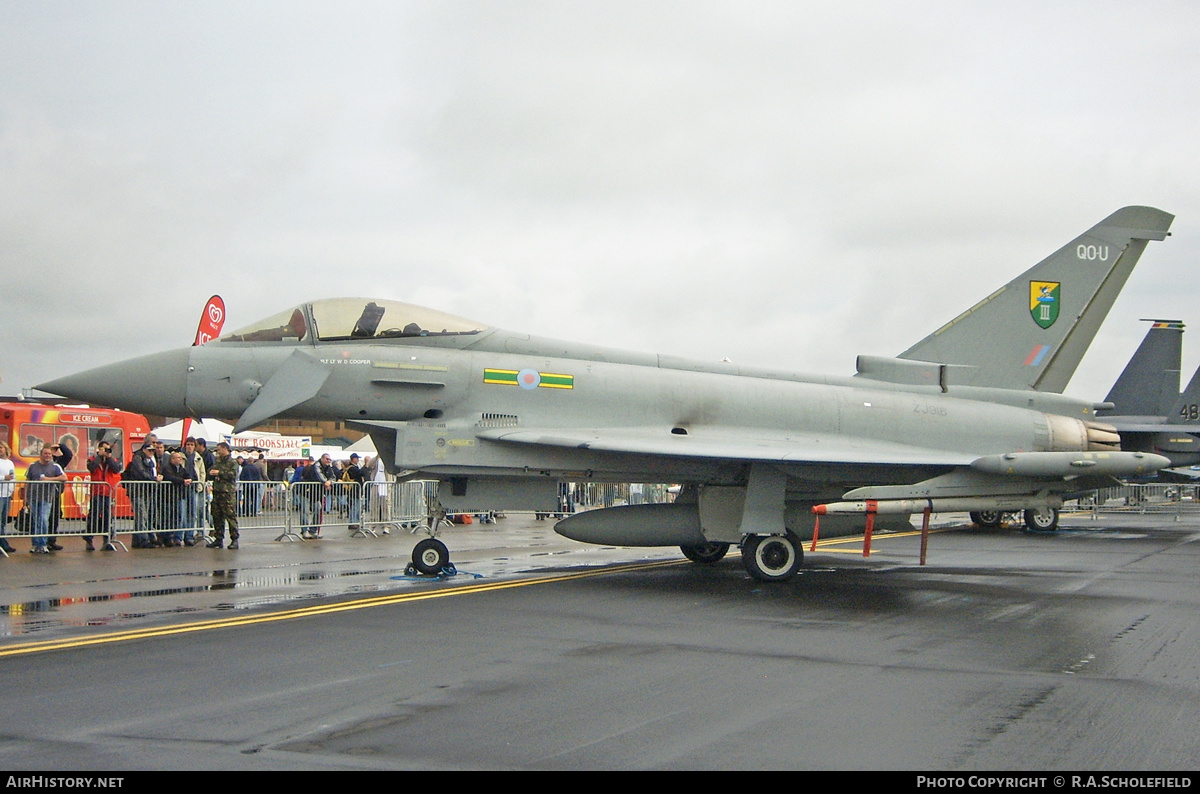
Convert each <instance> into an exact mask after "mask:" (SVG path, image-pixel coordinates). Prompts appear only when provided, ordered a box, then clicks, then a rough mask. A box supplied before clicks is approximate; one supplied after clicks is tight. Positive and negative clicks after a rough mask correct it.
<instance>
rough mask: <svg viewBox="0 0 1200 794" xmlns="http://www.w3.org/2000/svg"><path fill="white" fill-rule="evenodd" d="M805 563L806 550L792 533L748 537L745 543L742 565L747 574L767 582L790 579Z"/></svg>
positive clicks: (743, 543)
mask: <svg viewBox="0 0 1200 794" xmlns="http://www.w3.org/2000/svg"><path fill="white" fill-rule="evenodd" d="M802 562H804V550H803V549H802V548H801V547H800V541H799V540H798V539H797V538H796V536H795V535H793V534H792V533H790V532H789V533H788V534H786V535H748V536H746V539H745V540H744V541H743V542H742V565H743V566H745V568H746V573H748V574H750V575H751V576H753V577H754V578H755V579H759V580H761V581H764V582H782V581H783V580H785V579H791V578H792V577H793V576H795V575H796V571H798V570H799V569H800V563H802Z"/></svg>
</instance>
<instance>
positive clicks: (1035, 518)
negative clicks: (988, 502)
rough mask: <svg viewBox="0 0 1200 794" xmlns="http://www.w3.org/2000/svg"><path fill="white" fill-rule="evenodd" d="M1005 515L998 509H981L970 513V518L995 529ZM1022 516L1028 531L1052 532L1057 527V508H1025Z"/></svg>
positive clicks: (982, 525)
mask: <svg viewBox="0 0 1200 794" xmlns="http://www.w3.org/2000/svg"><path fill="white" fill-rule="evenodd" d="M1005 515H1006V514H1005V513H1003V512H1001V511H999V510H981V511H979V512H977V513H971V520H972V521H974V522H975V525H976V526H978V527H981V528H983V529H996V528H998V527H999V526H1000V525H1002V524H1003V523H1004V519H1005ZM1022 518H1023V519H1024V522H1025V528H1026V529H1027V530H1029V531H1030V532H1054V531H1055V530H1057V529H1058V510H1056V509H1054V508H1052V507H1041V508H1038V509H1036V510H1026V511H1025V512H1024V513H1023V514H1022Z"/></svg>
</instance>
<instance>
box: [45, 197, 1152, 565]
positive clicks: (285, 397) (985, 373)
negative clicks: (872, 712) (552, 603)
mask: <svg viewBox="0 0 1200 794" xmlns="http://www.w3.org/2000/svg"><path fill="white" fill-rule="evenodd" d="M1173 218H1174V216H1172V215H1169V214H1168V213H1165V212H1163V211H1161V210H1157V209H1153V208H1150V207H1126V208H1124V209H1121V210H1118V211H1117V212H1115V213H1113V214H1112V215H1111V216H1109V217H1108V218H1106V219H1105V220H1103V221H1101V222H1100V223H1099V224H1097V225H1096V226H1094V227H1092V228H1091V229H1090V230H1088V231H1087V232H1085V233H1084V234H1082V235H1081V236H1079V237H1078V238H1076V239H1075V240H1073V241H1072V242H1071V243H1069V244H1068V245H1066V246H1064V247H1063V248H1061V249H1060V250H1059V251H1057V252H1056V253H1054V254H1052V255H1051V256H1050V257H1048V258H1047V259H1045V260H1044V261H1042V262H1041V263H1039V264H1038V265H1036V266H1034V267H1033V268H1032V269H1030V270H1029V271H1027V272H1026V273H1024V274H1022V275H1021V276H1019V277H1017V278H1016V279H1014V280H1013V281H1011V282H1009V283H1008V284H1007V285H1005V286H1004V287H1002V288H1000V289H999V290H997V291H995V292H993V293H992V294H990V295H989V296H988V297H986V298H984V299H983V300H982V301H980V302H979V303H977V304H976V305H975V306H973V307H971V308H970V309H969V310H967V311H966V312H964V313H963V314H961V315H960V316H958V317H957V318H955V319H954V320H952V321H950V322H949V323H947V324H946V325H945V326H943V327H942V328H941V329H939V330H938V331H936V332H935V333H933V334H931V335H930V336H928V337H927V338H925V339H924V340H922V341H921V342H918V343H917V344H916V345H914V346H913V347H912V348H910V349H909V350H907V351H905V352H904V353H902V354H901V355H900V357H899V358H882V357H876V356H860V357H859V358H858V372H857V375H856V376H854V377H825V376H810V375H801V374H797V373H793V372H786V371H780V370H773V369H766V368H753V367H744V366H737V365H734V364H730V363H722V362H706V361H694V360H686V359H681V358H675V357H671V356H665V355H651V354H643V353H634V352H628V351H623V350H614V349H608V348H603V347H597V346H593V345H588V344H578V343H574V342H565V341H559V340H556V339H548V338H538V337H532V336H529V335H527V334H523V333H514V332H510V331H504V330H501V329H498V328H493V327H489V326H487V325H484V324H481V323H476V322H472V321H470V320H465V319H462V318H459V317H455V316H451V315H448V314H444V313H441V312H437V311H433V310H429V309H423V308H419V307H416V306H411V305H408V304H404V303H397V302H391V301H384V300H370V299H359V298H339V299H330V300H318V301H314V302H312V303H306V304H302V305H300V306H296V307H294V308H290V309H287V310H286V311H284V312H281V313H280V314H277V315H275V316H272V317H270V318H268V319H266V320H263V321H261V322H258V323H255V324H253V325H251V326H249V327H246V328H243V329H240V330H238V331H235V332H233V333H231V334H227V335H225V336H222V337H220V338H219V339H218V340H216V341H213V342H210V343H208V344H206V345H203V346H199V347H190V348H183V349H179V350H173V351H168V352H163V353H157V354H153V355H149V356H143V357H141V358H136V359H131V360H128V361H124V362H120V363H117V364H112V365H109V366H104V367H98V368H96V369H92V370H89V371H87V372H83V373H79V374H76V375H71V376H68V377H64V378H61V379H58V380H55V381H51V382H49V383H45V384H42V385H41V386H39V387H38V388H40V389H43V390H45V391H48V392H51V393H55V394H62V395H65V396H69V397H72V398H76V399H81V400H86V401H88V402H93V403H100V404H107V405H113V406H118V407H121V408H125V409H128V410H134V411H139V412H145V413H154V414H162V415H166V416H181V415H183V416H187V415H190V416H197V417H198V416H227V417H230V416H239V417H240V418H239V420H238V422H237V430H239V431H240V430H243V429H246V428H249V427H253V426H255V425H257V424H259V423H262V422H264V421H266V420H267V419H270V418H272V417H301V418H308V419H340V420H353V421H355V422H356V423H357V424H358V425H359V426H362V427H363V428H364V429H366V430H367V431H369V432H370V434H371V436H372V439H373V440H374V442H375V445H376V447H377V448H378V449H379V450H380V453H381V454H382V455H384V456H385V459H386V460H389V461H391V463H392V464H393V466H394V469H395V470H396V471H400V472H403V473H404V476H408V477H420V478H429V479H436V480H439V481H440V487H439V490H438V494H439V497H438V501H439V502H440V504H438V505H435V508H436V509H438V510H443V511H444V510H452V511H455V512H458V511H462V512H475V511H486V510H505V509H507V510H522V509H523V510H536V511H550V512H553V511H555V510H556V509H557V505H558V494H559V483H560V482H564V481H612V482H657V483H663V482H667V483H680V484H682V486H683V487H682V489H681V492H680V494H679V497H678V498H677V499H676V501H675V502H674V503H671V504H655V505H636V506H621V507H613V508H607V509H599V510H591V511H587V512H583V513H578V514H575V515H572V516H569V517H568V518H566V519H564V520H563V521H560V522H559V523H558V525H557V529H558V531H559V532H560V533H561V534H563V535H565V536H567V537H569V538H574V539H577V540H580V541H584V542H589V543H601V544H614V545H625V546H667V545H669V546H675V545H678V546H680V547H681V548H682V549H683V550H684V552H685V554H687V556H688V557H689V558H691V559H693V560H696V561H697V562H714V561H716V560H719V559H720V558H721V557H722V556H723V555H724V554H725V552H726V551H727V550H728V548H729V546H730V545H731V544H738V545H740V546H741V550H742V559H743V561H744V564H745V566H746V569H747V571H748V572H749V573H750V574H751V575H752V576H754V577H756V578H759V579H763V580H781V579H787V578H789V577H791V576H792V575H793V574H794V573H795V572H796V570H797V568H798V567H799V565H800V563H801V561H802V558H803V550H802V544H803V542H804V540H805V539H806V538H811V536H812V532H813V520H814V518H813V513H814V512H816V513H818V514H825V515H827V516H831V517H832V516H839V515H840V516H842V518H841V519H840V520H841V522H842V524H843V525H847V526H848V525H854V526H856V527H859V528H861V527H862V526H863V522H864V521H865V520H866V519H865V518H864V514H867V513H870V514H896V515H909V514H913V513H920V512H923V511H924V510H925V509H926V508H929V509H931V510H933V511H985V510H987V511H997V510H1003V511H1016V510H1024V511H1026V520H1027V521H1031V522H1034V523H1035V524H1038V525H1042V526H1045V525H1053V523H1054V522H1055V521H1056V520H1057V509H1058V508H1059V507H1060V506H1061V504H1062V499H1063V496H1064V494H1070V493H1073V492H1078V491H1083V490H1088V489H1090V488H1093V487H1097V486H1098V485H1107V484H1111V482H1112V478H1114V477H1123V476H1133V475H1143V474H1146V473H1148V472H1151V471H1154V470H1157V469H1159V468H1161V467H1163V466H1165V465H1167V463H1168V461H1167V459H1166V458H1163V457H1161V456H1158V455H1154V454H1151V453H1146V452H1134V451H1122V450H1121V449H1120V438H1119V436H1118V435H1117V433H1116V432H1115V431H1114V429H1113V428H1111V427H1109V426H1106V425H1104V424H1102V423H1100V422H1098V421H1096V420H1095V411H1096V409H1097V408H1098V407H1102V406H1098V405H1097V404H1094V403H1091V402H1086V401H1081V400H1076V399H1072V398H1068V397H1065V396H1063V395H1062V394H1061V391H1062V389H1063V388H1064V387H1065V386H1066V384H1067V381H1068V380H1070V377H1071V375H1072V374H1073V373H1074V371H1075V368H1076V366H1077V365H1078V363H1079V360H1080V359H1081V358H1082V356H1083V354H1084V351H1085V350H1086V349H1087V347H1088V345H1089V344H1090V342H1091V340H1092V338H1093V337H1094V336H1095V333H1096V330H1097V329H1098V328H1099V325H1100V323H1101V321H1102V320H1103V319H1104V316H1105V315H1106V314H1107V312H1108V310H1109V308H1110V307H1111V306H1112V303H1113V301H1114V300H1115V299H1116V296H1117V294H1118V293H1119V292H1120V289H1121V287H1122V286H1123V285H1124V283H1125V281H1126V279H1127V278H1128V276H1129V274H1130V271H1131V270H1132V269H1133V266H1134V264H1135V263H1136V262H1137V260H1138V258H1139V257H1140V256H1141V254H1142V252H1143V250H1144V249H1145V247H1146V244H1147V241H1149V240H1162V239H1164V238H1165V237H1166V236H1167V235H1168V229H1169V228H1170V224H1171V221H1172V220H1173ZM847 516H848V517H847ZM826 520H829V519H826ZM431 525H433V526H436V525H437V522H435V521H431ZM831 530H834V531H850V530H849V529H845V528H843V530H837V529H836V528H833V527H829V526H824V527H822V529H821V534H822V535H827V534H830V531H831ZM418 550H419V553H418ZM418 550H414V563H415V564H417V567H418V568H419V569H421V570H424V571H436V570H439V569H440V568H441V567H442V566H443V565H445V564H446V563H447V562H448V560H449V556H448V551H447V549H446V547H445V545H444V544H442V543H441V541H440V540H437V539H436V537H434V538H427V539H426V540H423V541H421V543H420V544H418Z"/></svg>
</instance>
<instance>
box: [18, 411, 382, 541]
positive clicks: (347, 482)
mask: <svg viewBox="0 0 1200 794" xmlns="http://www.w3.org/2000/svg"><path fill="white" fill-rule="evenodd" d="M118 452H119V451H118ZM72 457H73V451H72V449H71V448H70V447H69V446H68V445H62V446H61V447H60V446H59V445H46V446H44V447H43V448H42V449H41V450H40V456H39V459H38V460H37V461H36V462H34V463H32V464H30V466H29V469H28V471H27V473H26V476H25V481H24V482H23V483H21V485H22V486H23V488H24V491H23V498H24V508H23V509H22V510H21V511H20V513H19V514H18V515H17V516H15V517H10V515H9V514H10V512H11V503H12V500H13V499H14V496H15V495H16V494H17V493H18V492H17V491H16V488H17V487H18V483H17V481H16V472H15V468H14V465H13V462H12V460H11V449H10V448H9V447H8V445H7V444H5V443H4V442H2V441H0V517H2V518H3V522H2V523H0V549H3V550H4V551H5V552H6V553H13V552H15V551H16V549H15V548H13V546H12V545H11V544H10V543H9V537H11V536H12V535H13V534H15V533H13V532H12V531H11V530H12V526H11V524H10V522H13V521H14V519H19V520H20V522H21V523H22V526H21V530H22V534H24V533H28V535H29V538H30V542H31V548H30V553H32V554H49V553H50V552H52V551H61V550H62V549H63V547H62V546H61V545H60V544H59V543H58V535H57V533H58V529H59V523H60V521H61V520H62V502H63V499H62V494H63V491H64V486H65V484H66V482H67V479H68V478H67V475H66V470H67V466H68V465H69V464H70V462H71V460H72ZM281 465H283V464H276V467H275V469H274V471H269V470H268V461H267V460H266V458H265V456H264V455H263V454H262V453H261V452H260V453H258V455H257V457H247V456H242V455H238V456H237V457H236V458H235V457H234V456H233V455H232V451H231V449H230V447H229V445H228V444H227V443H225V442H220V443H218V444H216V445H215V447H214V448H213V449H211V450H210V449H209V448H208V444H207V442H206V441H205V440H204V439H203V438H190V437H189V438H188V439H186V440H185V442H184V444H183V446H182V447H181V448H179V449H172V450H168V449H167V448H166V447H165V445H164V444H163V442H162V441H160V440H159V439H158V437H157V436H156V435H155V434H154V433H151V434H150V435H148V436H147V437H146V439H145V441H144V442H143V443H142V444H141V446H140V447H139V448H138V449H137V451H136V452H135V453H134V454H133V456H132V459H131V460H130V461H129V463H128V465H125V466H122V465H121V463H120V461H119V460H118V458H117V456H116V454H114V450H113V449H112V446H111V445H110V444H109V443H108V442H106V441H101V442H100V443H98V444H97V445H96V451H95V454H94V455H93V456H92V457H91V458H89V459H88V461H87V471H88V485H87V486H86V488H87V492H88V496H87V500H86V501H87V510H86V512H84V515H85V519H84V522H85V523H84V529H85V532H84V533H82V534H80V535H79V537H81V538H82V540H83V542H84V548H85V549H86V550H88V551H94V550H95V549H96V541H97V539H98V540H99V541H100V543H101V544H102V545H101V548H102V549H103V550H105V551H112V550H114V549H115V548H116V545H115V539H116V532H115V527H114V522H113V515H114V507H115V506H116V499H117V489H118V487H120V488H123V490H124V492H125V494H127V496H128V498H129V503H130V506H131V509H132V517H133V528H132V538H131V543H130V545H131V547H132V548H135V549H149V548H164V547H192V546H196V545H199V544H200V543H202V542H203V543H204V544H205V545H206V546H207V547H208V548H223V547H224V546H225V536H226V533H228V536H229V546H228V548H230V549H237V548H238V541H239V523H238V522H239V517H245V516H251V517H253V516H259V515H260V514H262V513H263V512H265V511H277V510H280V509H283V508H285V507H288V506H289V505H288V503H287V501H286V500H287V499H288V498H289V495H288V494H289V492H290V499H291V500H292V502H291V504H290V507H292V508H294V509H295V510H297V512H298V513H299V514H300V517H301V518H300V521H301V524H302V527H303V528H302V532H301V534H302V536H303V537H304V538H305V539H316V538H319V537H321V525H322V523H324V521H325V517H326V516H328V515H330V514H333V513H335V512H336V513H339V514H340V515H341V516H343V517H344V520H343V523H348V526H349V527H350V529H351V531H354V530H357V529H358V528H359V526H360V524H361V522H362V518H363V508H364V501H365V500H369V499H370V494H369V493H366V492H365V491H364V489H363V487H362V485H363V483H365V482H368V481H379V482H383V481H386V479H387V477H386V474H385V473H384V472H383V468H382V465H381V461H379V459H378V458H376V459H375V460H374V461H373V460H372V459H371V458H367V459H365V460H364V461H362V464H361V465H360V460H359V456H358V455H357V454H353V455H351V456H350V459H349V460H348V461H346V462H345V463H342V462H337V461H334V460H332V459H331V456H330V455H328V454H325V455H322V456H321V457H320V459H313V458H309V459H308V460H306V461H305V460H302V461H298V462H295V465H291V464H290V463H289V464H287V465H286V468H279V466H281ZM272 475H274V477H272ZM381 493H382V491H381ZM376 501H377V502H379V503H380V504H379V505H378V506H377V509H376V518H380V517H382V520H384V521H386V520H387V518H388V517H387V515H386V509H385V507H384V504H383V503H385V502H387V501H388V500H387V499H383V498H380V499H377V500H376ZM384 531H385V532H386V531H387V530H386V528H385V530H384ZM72 534H73V533H72Z"/></svg>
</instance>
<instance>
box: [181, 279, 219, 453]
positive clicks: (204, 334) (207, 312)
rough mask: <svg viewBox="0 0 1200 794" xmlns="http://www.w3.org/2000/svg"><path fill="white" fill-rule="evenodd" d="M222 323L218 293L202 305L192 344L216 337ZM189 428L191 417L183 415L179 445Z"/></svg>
mask: <svg viewBox="0 0 1200 794" xmlns="http://www.w3.org/2000/svg"><path fill="white" fill-rule="evenodd" d="M224 325H225V301H223V300H221V296H220V295H213V296H212V297H211V298H209V299H208V303H206V304H205V305H204V313H203V314H201V315H200V325H199V326H198V327H197V328H196V341H194V342H192V346H193V347H195V346H196V345H202V344H204V343H205V342H208V341H209V340H212V339H216V338H217V337H218V336H220V335H221V328H222V326H224ZM191 429H192V419H191V417H184V420H183V432H182V433H180V434H179V435H180V439H179V444H180V446H182V445H183V442H184V441H186V440H187V437H188V432H189V431H191Z"/></svg>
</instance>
